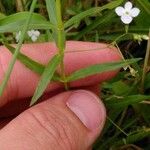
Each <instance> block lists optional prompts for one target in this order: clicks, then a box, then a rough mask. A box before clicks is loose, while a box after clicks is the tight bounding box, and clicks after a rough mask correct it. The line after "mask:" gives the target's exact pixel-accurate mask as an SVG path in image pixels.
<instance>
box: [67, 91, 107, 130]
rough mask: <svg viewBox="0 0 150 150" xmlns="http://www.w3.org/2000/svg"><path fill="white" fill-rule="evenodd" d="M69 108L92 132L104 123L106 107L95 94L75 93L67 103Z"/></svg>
mask: <svg viewBox="0 0 150 150" xmlns="http://www.w3.org/2000/svg"><path fill="white" fill-rule="evenodd" d="M67 106H68V107H69V108H70V109H71V111H72V112H74V114H75V115H76V116H77V117H78V118H79V119H80V120H81V122H82V123H83V124H84V125H85V126H86V127H87V128H88V129H90V130H95V129H97V128H99V127H100V126H101V124H102V123H104V120H105V108H104V105H103V104H102V102H100V99H99V98H98V97H97V96H96V95H95V94H93V93H91V92H89V91H85V90H79V91H75V92H73V93H72V95H71V96H70V97H69V99H68V101H67Z"/></svg>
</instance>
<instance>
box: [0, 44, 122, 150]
mask: <svg viewBox="0 0 150 150" xmlns="http://www.w3.org/2000/svg"><path fill="white" fill-rule="evenodd" d="M100 49H101V50H100ZM66 51H67V52H66V55H65V72H66V74H70V73H72V72H74V71H75V70H78V69H80V68H83V67H86V66H89V65H92V64H96V63H104V62H111V61H116V60H119V59H120V56H119V53H118V52H117V50H116V49H114V48H108V47H107V45H106V44H96V43H87V42H67V48H66ZM22 52H23V53H25V54H26V55H28V56H30V57H31V58H33V59H35V60H37V61H39V62H41V63H43V64H46V63H47V62H48V60H49V59H50V58H51V57H52V56H53V54H54V53H55V52H56V48H55V46H54V45H53V44H49V43H44V44H30V45H24V46H23V47H22ZM10 59H11V54H10V53H9V52H8V50H6V49H5V48H4V47H1V48H0V81H1V80H2V78H3V76H4V73H5V72H6V70H7V66H8V64H9V61H10ZM116 73H117V71H112V72H109V73H102V74H99V75H94V76H91V77H88V78H85V79H82V80H79V81H74V82H72V83H70V87H71V88H72V89H73V90H72V91H68V92H63V91H64V90H63V85H61V84H58V83H51V84H50V85H49V86H48V88H47V90H46V93H45V95H44V96H43V97H42V100H41V101H42V102H40V103H39V104H37V105H35V106H33V107H31V108H28V105H29V101H30V97H31V96H32V95H33V93H34V90H35V88H36V85H37V83H38V81H39V76H38V75H37V74H35V73H33V72H32V71H30V70H29V69H27V68H26V67H25V66H24V65H23V64H21V63H20V62H19V61H17V62H16V64H15V67H14V69H13V72H12V74H11V78H10V80H9V82H8V86H7V88H6V90H5V92H4V94H3V96H2V97H1V98H0V118H1V122H0V128H1V130H0V149H2V150H9V149H10V150H22V149H23V150H41V149H42V150H88V149H90V148H91V145H92V144H93V142H94V141H95V140H96V138H97V136H98V135H99V134H100V132H101V130H102V128H103V126H104V123H105V118H106V113H105V108H104V105H103V104H102V102H101V100H100V99H99V98H98V96H96V94H94V93H98V92H99V88H98V85H97V84H98V83H100V82H102V81H104V80H107V79H110V78H112V77H113V76H114V75H115V74H116ZM77 89H84V90H77ZM85 89H86V90H85ZM87 90H88V91H87ZM89 90H90V91H92V92H90V91H89ZM43 100H44V101H43ZM23 110H25V111H24V112H23ZM18 114H19V115H18ZM16 115H18V116H17V117H15V118H13V117H14V116H16ZM11 119H12V121H10V120H11ZM9 121H10V122H9ZM8 122H9V123H8Z"/></svg>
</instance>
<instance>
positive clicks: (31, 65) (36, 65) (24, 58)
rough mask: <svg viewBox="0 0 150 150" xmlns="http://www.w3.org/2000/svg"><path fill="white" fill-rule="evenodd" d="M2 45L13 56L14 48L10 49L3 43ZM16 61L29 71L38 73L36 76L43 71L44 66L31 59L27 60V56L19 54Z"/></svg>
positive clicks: (9, 46) (10, 47)
mask: <svg viewBox="0 0 150 150" xmlns="http://www.w3.org/2000/svg"><path fill="white" fill-rule="evenodd" d="M4 45H5V46H6V47H7V48H8V50H9V51H10V52H11V53H12V54H14V52H15V48H14V47H12V46H11V45H9V44H6V43H4ZM17 59H18V60H19V61H21V62H22V63H23V64H24V65H25V66H26V67H28V68H29V69H31V70H32V71H34V72H36V73H38V74H42V73H43V71H44V69H45V66H44V65H42V64H40V63H38V62H36V61H34V60H32V59H31V58H29V57H28V56H26V55H24V54H22V53H21V52H20V53H19V54H18V57H17Z"/></svg>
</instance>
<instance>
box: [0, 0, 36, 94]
mask: <svg viewBox="0 0 150 150" xmlns="http://www.w3.org/2000/svg"><path fill="white" fill-rule="evenodd" d="M36 3H37V0H33V1H32V4H31V7H30V12H29V15H28V17H27V20H26V22H25V25H24V27H23V30H22V34H21V36H20V39H19V43H18V45H17V47H16V50H15V53H14V55H13V57H12V59H11V61H10V64H9V66H8V70H7V72H6V74H5V76H4V79H3V80H2V83H1V85H0V96H1V95H2V94H3V91H4V89H5V87H6V85H7V82H8V80H9V78H10V75H11V72H12V70H13V67H14V65H15V62H16V60H17V56H18V54H19V52H20V49H21V46H22V43H23V40H24V37H25V34H26V32H27V29H28V26H29V23H30V20H31V18H32V14H33V12H34V8H35V6H36Z"/></svg>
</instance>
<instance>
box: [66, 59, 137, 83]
mask: <svg viewBox="0 0 150 150" xmlns="http://www.w3.org/2000/svg"><path fill="white" fill-rule="evenodd" d="M139 60H140V59H139V58H136V59H129V60H125V61H119V62H112V63H105V64H96V65H92V66H89V67H87V68H83V69H81V70H78V71H76V72H74V73H73V74H71V75H70V76H69V77H68V79H67V81H68V82H70V81H74V80H78V79H81V78H85V77H87V76H91V75H94V74H98V73H102V72H106V71H110V70H116V69H119V68H121V67H125V66H127V65H129V64H132V63H135V62H137V61H139Z"/></svg>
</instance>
